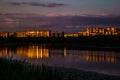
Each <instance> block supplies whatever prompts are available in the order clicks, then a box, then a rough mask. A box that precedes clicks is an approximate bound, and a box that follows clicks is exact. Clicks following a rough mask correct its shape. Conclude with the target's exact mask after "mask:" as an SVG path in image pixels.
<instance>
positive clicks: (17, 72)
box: [0, 58, 120, 80]
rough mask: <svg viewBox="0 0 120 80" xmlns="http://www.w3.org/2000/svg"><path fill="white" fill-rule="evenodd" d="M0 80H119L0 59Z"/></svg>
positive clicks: (116, 77) (102, 75) (89, 73)
mask: <svg viewBox="0 0 120 80" xmlns="http://www.w3.org/2000/svg"><path fill="white" fill-rule="evenodd" d="M0 80H120V76H110V75H105V74H98V73H94V72H86V71H80V70H76V69H66V68H60V67H48V66H34V65H30V64H29V63H26V62H21V61H17V60H12V59H4V58H0Z"/></svg>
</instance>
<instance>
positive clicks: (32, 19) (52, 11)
mask: <svg viewBox="0 0 120 80" xmlns="http://www.w3.org/2000/svg"><path fill="white" fill-rule="evenodd" d="M87 27H118V28H119V27H120V0H0V31H24V30H38V29H39V30H52V31H64V32H66V33H75V32H78V31H84V30H85V29H86V28H87Z"/></svg>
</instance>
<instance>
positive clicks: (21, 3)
mask: <svg viewBox="0 0 120 80" xmlns="http://www.w3.org/2000/svg"><path fill="white" fill-rule="evenodd" d="M10 4H11V5H15V6H21V5H30V6H41V7H59V6H64V5H65V4H62V3H37V2H12V3H10Z"/></svg>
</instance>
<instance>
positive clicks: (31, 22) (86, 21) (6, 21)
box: [0, 13, 120, 32]
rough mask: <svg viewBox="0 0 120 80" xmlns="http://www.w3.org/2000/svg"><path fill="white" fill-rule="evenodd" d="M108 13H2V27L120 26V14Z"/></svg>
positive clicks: (70, 28)
mask: <svg viewBox="0 0 120 80" xmlns="http://www.w3.org/2000/svg"><path fill="white" fill-rule="evenodd" d="M113 16H114V15H107V16H106V17H103V16H101V15H99V16H97V17H96V15H91V16H90V15H88V16H87V15H86V16H85V15H84V16H80V15H79V16H73V15H71V16H70V15H57V16H56V15H52V16H51V15H50V16H48V15H42V16H41V15H37V14H20V13H19V14H18V13H17V14H15V13H14V14H11V13H7V14H2V13H0V29H1V30H7V31H10V30H11V31H19V30H21V31H23V30H30V29H37V30H38V29H40V30H43V29H44V30H61V31H65V32H78V31H81V30H85V29H86V26H87V27H96V26H97V27H110V26H112V27H113V26H114V27H120V16H119V15H118V16H117V15H115V16H114V17H113Z"/></svg>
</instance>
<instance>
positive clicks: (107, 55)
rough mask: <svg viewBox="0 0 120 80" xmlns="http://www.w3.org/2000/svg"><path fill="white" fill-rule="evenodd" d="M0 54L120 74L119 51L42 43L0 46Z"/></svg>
mask: <svg viewBox="0 0 120 80" xmlns="http://www.w3.org/2000/svg"><path fill="white" fill-rule="evenodd" d="M0 56H13V57H14V58H17V59H21V60H22V59H26V61H28V62H30V63H32V64H35V65H36V64H37V65H48V66H59V67H66V68H76V69H81V70H87V71H95V72H98V73H105V74H111V75H120V69H119V67H120V52H115V51H91V50H71V49H67V48H66V47H64V48H62V49H49V48H47V47H46V46H43V45H39V46H38V45H30V46H16V47H2V48H0Z"/></svg>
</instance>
